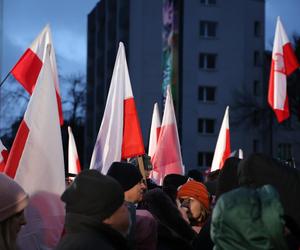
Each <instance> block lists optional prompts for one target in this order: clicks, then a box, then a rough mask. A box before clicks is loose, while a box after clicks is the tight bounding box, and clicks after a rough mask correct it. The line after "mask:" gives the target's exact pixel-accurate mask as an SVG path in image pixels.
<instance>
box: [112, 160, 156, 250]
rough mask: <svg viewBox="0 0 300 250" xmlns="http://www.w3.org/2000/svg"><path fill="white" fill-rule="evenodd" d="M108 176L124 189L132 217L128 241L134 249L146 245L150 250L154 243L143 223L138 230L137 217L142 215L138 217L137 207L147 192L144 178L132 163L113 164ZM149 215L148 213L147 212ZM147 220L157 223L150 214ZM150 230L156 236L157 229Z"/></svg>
mask: <svg viewBox="0 0 300 250" xmlns="http://www.w3.org/2000/svg"><path fill="white" fill-rule="evenodd" d="M107 175H108V176H111V177H113V178H114V179H115V180H117V181H118V182H119V183H120V185H121V186H122V188H123V191H124V197H125V201H126V204H127V206H128V209H129V212H130V217H131V221H132V224H131V227H130V232H129V235H128V240H129V242H130V246H131V247H132V248H134V249H137V250H138V248H137V247H139V249H143V248H144V246H145V245H146V246H147V247H148V249H149V247H150V246H152V244H153V243H149V242H148V241H147V240H146V238H147V235H146V234H144V233H143V232H144V230H143V229H141V227H142V226H143V224H142V223H139V228H137V225H136V221H137V217H140V216H142V215H137V212H136V206H137V204H138V203H139V202H141V201H142V199H143V195H144V192H145V190H146V185H145V184H144V182H143V177H142V175H141V173H140V171H139V169H138V168H136V166H134V165H133V164H131V163H126V162H113V163H112V165H111V167H110V168H109V170H108V172H107ZM146 213H147V212H146ZM146 217H147V218H146V219H147V220H148V221H149V220H151V217H152V223H153V224H154V223H155V219H154V218H153V216H152V215H151V214H149V213H148V215H147V216H146ZM148 230H152V231H151V232H152V233H153V234H155V235H156V233H157V231H156V227H154V226H153V227H150V228H148Z"/></svg>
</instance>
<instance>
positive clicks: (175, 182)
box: [162, 174, 188, 204]
mask: <svg viewBox="0 0 300 250" xmlns="http://www.w3.org/2000/svg"><path fill="white" fill-rule="evenodd" d="M187 180H188V177H187V176H184V175H180V174H168V175H166V176H165V178H164V180H163V185H162V189H163V191H164V193H166V194H167V195H168V196H169V197H170V198H171V200H172V201H173V203H175V204H176V197H177V189H178V187H179V186H181V185H183V184H184V183H186V182H187Z"/></svg>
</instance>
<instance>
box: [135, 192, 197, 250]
mask: <svg viewBox="0 0 300 250" xmlns="http://www.w3.org/2000/svg"><path fill="white" fill-rule="evenodd" d="M141 206H142V208H143V209H147V210H148V211H149V212H151V214H152V215H153V216H154V218H155V219H156V220H157V222H158V228H157V249H158V250H168V249H170V250H176V249H178V250H179V249H180V250H183V249H185V250H189V249H193V248H192V242H193V240H195V238H196V233H195V232H194V231H193V229H192V228H191V227H190V225H189V224H188V223H187V222H186V221H185V220H184V219H183V218H182V216H181V214H180V212H179V210H178V209H177V207H176V205H175V204H174V203H173V202H172V200H171V198H170V197H169V196H168V195H167V194H165V193H164V192H163V191H162V190H161V189H158V188H156V189H152V190H150V191H148V192H147V193H146V194H145V195H144V199H143V202H142V204H141Z"/></svg>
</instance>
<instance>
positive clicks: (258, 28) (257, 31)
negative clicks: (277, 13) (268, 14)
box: [254, 21, 262, 37]
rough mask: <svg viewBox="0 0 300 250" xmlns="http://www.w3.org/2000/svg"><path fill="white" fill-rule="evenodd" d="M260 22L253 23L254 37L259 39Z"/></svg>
mask: <svg viewBox="0 0 300 250" xmlns="http://www.w3.org/2000/svg"><path fill="white" fill-rule="evenodd" d="M261 33H262V32H261V22H259V21H255V22H254V36H256V37H261Z"/></svg>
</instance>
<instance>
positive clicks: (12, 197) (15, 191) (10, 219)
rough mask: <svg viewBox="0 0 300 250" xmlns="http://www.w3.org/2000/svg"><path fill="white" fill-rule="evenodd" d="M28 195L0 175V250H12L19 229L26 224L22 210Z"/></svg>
mask: <svg viewBox="0 0 300 250" xmlns="http://www.w3.org/2000/svg"><path fill="white" fill-rule="evenodd" d="M27 205H28V195H27V194H26V193H25V191H24V190H23V188H22V187H21V186H20V185H19V184H18V183H16V182H15V181H14V180H13V179H11V178H9V177H8V176H6V175H4V174H0V249H14V248H15V245H16V239H17V235H18V232H19V231H20V229H21V227H22V226H23V225H25V224H26V220H25V217H24V209H25V207H26V206H27Z"/></svg>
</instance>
